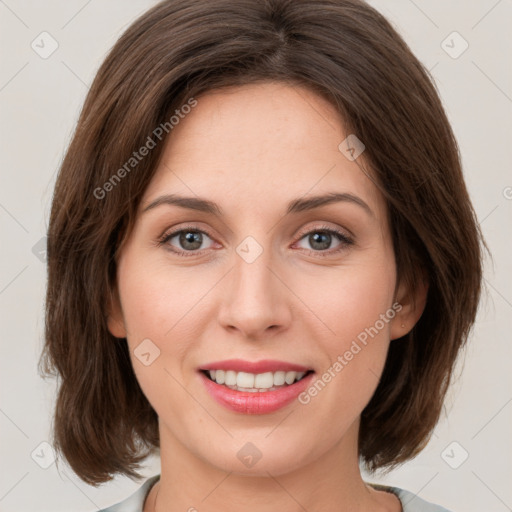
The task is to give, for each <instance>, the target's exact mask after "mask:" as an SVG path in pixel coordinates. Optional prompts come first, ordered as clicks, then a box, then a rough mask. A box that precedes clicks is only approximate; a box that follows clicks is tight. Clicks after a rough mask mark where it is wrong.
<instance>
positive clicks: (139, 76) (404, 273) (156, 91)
mask: <svg viewBox="0 0 512 512" xmlns="http://www.w3.org/2000/svg"><path fill="white" fill-rule="evenodd" d="M265 81H274V82H276V81H277V82H281V83H285V84H288V85H290V86H292V87H293V86H302V87H308V88H309V89H310V90H312V91H313V92H316V93H317V94H319V95H321V96H322V97H324V98H326V99H327V100H328V101H330V102H331V104H333V105H334V106H335V107H336V109H337V111H338V112H339V114H340V119H341V122H342V123H344V124H343V126H344V128H345V129H346V133H347V134H351V133H352V134H355V135H356V136H357V137H358V139H360V140H361V141H363V143H364V145H365V147H366V149H365V152H364V154H363V155H362V156H361V158H358V160H357V162H358V163H359V165H360V167H361V169H362V170H363V171H364V172H366V173H367V175H368V177H369V178H371V179H372V180H373V181H374V183H375V184H376V185H377V186H378V188H379V189H380V191H381V192H382V193H383V195H384V197H385V199H386V203H387V208H388V218H389V223H390V228H391V235H392V238H393V247H394V252H395V259H396V267H397V268H396V270H397V276H398V277H397V286H398V283H404V284H405V285H406V286H408V287H409V288H408V289H409V290H410V291H411V292H412V291H414V290H415V289H416V287H417V285H418V284H419V283H420V280H421V279H427V281H428V287H429V289H428V296H427V301H426V305H425V309H424V311H423V314H422V316H421V317H420V319H419V321H418V322H417V324H416V325H415V327H414V328H413V329H412V330H411V331H410V332H409V333H408V334H407V335H405V336H404V337H403V338H401V339H400V340H396V341H394V342H392V343H391V345H390V348H389V352H388V356H387V360H386V364H385V368H384V371H383V374H382V377H381V380H380V383H379V385H378V387H377V389H376V391H375V394H374V395H373V397H372V399H371V401H370V402H369V403H368V404H367V406H366V407H365V409H364V410H363V412H362V416H361V425H360V433H359V454H360V459H361V462H362V463H364V464H365V466H366V467H367V468H368V469H369V470H370V471H375V470H376V469H381V468H382V469H384V468H387V469H391V468H392V467H394V466H396V465H398V464H401V463H403V462H405V461H406V460H409V459H411V458H412V457H414V456H415V455H417V454H418V453H419V452H420V451H421V450H422V449H423V447H424V446H425V445H426V443H427V442H428V440H429V438H430V435H431V433H432V431H433V429H434V427H435V425H436V423H437V421H438V419H439V417H440V413H441V411H442V407H443V400H444V398H445V394H446V391H447V387H448V385H449V383H450V380H451V377H452V373H453V370H454V365H455V363H456V360H457V355H458V353H459V350H460V349H461V347H463V346H464V344H465V343H466V341H467V338H468V336H469V334H470V331H471V328H472V325H473V323H474V321H475V317H476V313H477V309H478V303H479V298H480V293H481V279H482V253H483V250H482V249H483V247H484V246H485V242H484V241H483V238H482V234H481V231H480V228H479V226H478V223H477V220H476V215H475V212H474V210H473V207H472V205H471V202H470V199H469V196H468V192H467V189H466V185H465V183H464V179H463V174H462V169H461V161H460V155H459V148H458V145H457V142H456V140H455V137H454V135H453V132H452V129H451V127H450V125H449V122H448V119H447V116H446V114H445V112H444V109H443V106H442V104H441V101H440V99H439V96H438V93H437V90H436V87H435V85H434V83H433V80H432V78H431V76H430V74H429V72H428V71H427V70H426V69H425V68H424V67H423V66H422V64H421V63H420V62H419V61H418V60H417V58H416V57H415V56H414V55H413V54H412V52H411V50H410V49H409V47H408V46H407V45H406V43H405V42H404V41H403V40H402V38H401V37H400V36H399V35H398V34H397V32H396V31H395V29H394V28H393V27H392V26H391V24H390V23H389V22H388V21H387V20H386V19H385V18H384V17H383V16H382V15H381V14H380V13H379V12H377V11H376V10H375V9H374V8H372V7H370V6H369V5H367V4H366V3H364V2H363V1H360V0H236V1H233V0H215V1H213V2H212V1H210V0H186V1H183V0H165V1H163V2H160V3H159V4H157V5H156V6H154V7H153V8H151V9H150V10H149V11H147V12H146V13H145V14H143V15H142V16H141V17H140V18H138V19H137V20H136V21H135V22H134V23H133V24H132V25H131V26H130V27H129V28H128V29H127V30H126V31H125V32H124V34H123V35H122V36H121V37H120V38H119V40H118V41H117V43H116V44H115V45H114V47H113V48H112V49H111V51H110V53H109V54H108V56H107V57H106V59H105V61H104V62H103V64H102V65H101V67H100V69H99V71H98V73H97V75H96V77H95V79H94V81H93V84H92V86H91V89H90V91H89V93H88V95H87V98H86V100H85V103H84V106H83V109H82V111H81V113H80V117H79V120H78V124H77V126H76V130H75V133H74V136H73V138H72V140H71V143H70V145H69V147H68V149H67V153H66V155H65V157H64V159H63V161H62V163H61V167H60V170H59V174H58V177H57V182H56V185H55V190H54V196H53V202H52V208H51V214H50V223H49V229H48V247H47V248H48V252H47V265H48V267H47V270H48V286H47V296H46V311H45V315H46V316H45V346H44V348H43V352H42V354H41V359H40V361H39V365H40V371H41V373H42V374H43V376H44V377H45V378H46V376H48V375H52V376H56V375H57V376H60V378H61V382H60V386H59V392H58V397H57V400H56V404H55V412H54V417H53V425H52V428H53V431H52V432H53V442H54V446H55V448H56V450H57V452H59V453H61V454H63V455H64V457H65V458H66V459H67V461H68V462H69V464H70V465H71V467H72V469H73V470H74V471H75V472H76V473H77V474H78V475H79V477H80V478H81V479H82V480H84V481H85V482H87V483H89V484H91V485H99V484H100V483H102V482H105V481H108V480H111V479H112V478H113V476H115V474H116V473H120V474H124V475H126V476H128V477H130V478H139V477H140V474H138V473H137V472H136V470H138V469H140V467H141V465H140V463H141V461H143V459H144V458H145V457H147V456H148V455H149V454H151V453H152V452H153V451H154V450H156V449H158V448H159V434H158V416H157V414H156V412H155V411H154V410H153V408H152V407H151V405H150V404H149V402H148V400H147V399H146V397H145V396H144V394H143V392H142V391H141V388H140V387H139V385H138V382H137V380H136V377H135V374H134V371H133V369H132V366H131V362H130V357H129V352H128V347H127V343H126V340H119V339H117V338H115V337H114V336H112V335H111V334H110V332H109V331H108V329H107V315H108V308H109V304H110V300H111V297H112V296H113V293H114V291H115V286H116V259H117V255H118V254H119V251H120V250H121V248H122V247H123V242H124V241H125V240H126V239H127V237H128V236H129V235H130V232H131V229H132V228H133V225H134V221H135V217H136V212H137V208H138V206H139V203H140V200H141V197H142V195H143V193H144V191H145V189H146V187H147V186H148V184H149V182H150V181H151V179H152V176H153V175H154V173H155V170H156V168H157V166H158V163H159V160H160V158H161V154H162V148H163V146H164V144H165V140H166V138H167V136H168V134H171V130H172V123H171V122H169V120H170V119H171V116H173V115H175V114H176V115H178V114H180V113H181V112H187V110H186V109H185V107H184V106H185V105H191V104H192V103H193V102H194V101H197V100H194V97H196V98H197V97H199V96H200V95H201V94H202V93H205V92H207V91H211V90H214V89H220V88H223V87H231V86H239V85H244V84H250V83H261V82H265ZM199 101H200V99H199ZM179 117H181V115H179ZM176 118H177V117H176ZM159 127H160V131H158V128H159ZM164 131H165V133H164ZM157 134H160V136H157ZM150 139H151V141H152V142H153V143H154V144H153V145H152V146H153V147H151V148H150V146H151V145H150ZM340 142H341V141H340ZM144 146H146V147H147V148H150V149H148V150H147V151H145V152H144V151H142V149H141V148H143V147H144ZM139 152H140V155H142V154H143V153H146V154H145V156H144V157H142V156H140V155H139ZM135 155H137V156H135ZM127 162H130V164H129V166H127ZM122 169H124V170H125V172H122Z"/></svg>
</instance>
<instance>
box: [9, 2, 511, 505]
mask: <svg viewBox="0 0 512 512" xmlns="http://www.w3.org/2000/svg"><path fill="white" fill-rule="evenodd" d="M154 3H155V2H154V1H150V0H132V1H130V2H126V1H124V2H123V1H121V0H103V1H100V0H88V1H87V0H69V1H66V2H65V1H63V0H61V1H57V0H48V1H45V2H37V1H35V0H26V1H23V0H5V1H4V0H0V41H1V48H2V53H1V57H2V66H1V71H0V108H1V111H0V115H1V117H0V119H1V143H2V151H1V152H0V161H1V165H0V173H1V187H0V226H1V227H0V229H1V254H2V257H1V267H0V314H1V325H0V333H1V357H0V378H1V388H0V390H1V392H0V432H1V446H0V460H1V465H2V470H1V473H0V511H1V512H14V511H16V512H25V511H27V512H29V511H30V512H33V511H38V512H44V511H52V512H60V511H62V512H64V511H69V510H73V511H76V512H87V511H91V512H92V511H96V510H98V509H99V508H102V507H105V506H107V505H110V504H112V503H115V502H118V501H120V500H122V499H124V498H125V497H127V496H128V495H129V494H131V493H132V492H134V491H135V490H136V489H137V488H138V487H139V486H140V485H141V483H142V482H133V481H131V480H129V479H126V478H116V479H115V480H113V481H112V482H110V483H108V484H104V485H103V486H101V487H99V488H94V487H91V486H88V485H86V484H85V483H84V482H82V481H81V480H80V479H79V478H78V477H77V476H76V475H74V474H73V472H72V471H71V469H70V468H69V467H68V466H66V465H65V464H64V463H60V464H59V466H58V467H57V466H56V464H55V463H54V462H53V463H52V460H53V459H52V449H51V447H50V446H49V445H48V444H46V443H47V442H48V441H49V440H50V427H51V414H52V409H53V401H54V397H55V389H56V383H55V382H53V383H52V382H45V381H43V380H42V379H41V378H40V377H39V375H38V373H37V368H36V364H37V361H38V358H39V354H40V351H41V347H42V337H43V311H44V292H45V284H46V268H45V264H44V236H45V232H46V227H47V223H48V213H49V208H50V201H51V196H52V189H53V185H54V183H55V176H56V171H57V169H58V167H59V164H60V162H61V160H62V158H63V155H64V152H65V150H66V147H67V144H68V143H69V140H70V137H71V134H72V131H73V129H74V127H75V124H76V121H77V117H78V113H79V111H80V108H81V105H82V103H83V100H84V99H85V95H86V93H87V91H88V87H89V84H90V83H91V81H92V79H93V77H94V75H95V73H96V71H97V69H98V67H99V65H100V63H101V62H102V60H103V58H104V57H105V55H106V53H107V51H108V50H109V49H110V47H111V46H112V45H113V43H114V42H115V40H116V39H117V38H118V37H119V36H120V35H121V33H122V32H123V31H124V29H125V28H126V27H127V26H128V24H130V23H131V22H132V21H133V20H134V19H135V18H136V17H138V16H139V15H140V14H141V13H142V12H144V11H145V10H146V9H148V8H149V7H151V6H152V5H154ZM370 3H371V4H372V5H373V6H375V7H376V8H377V9H378V10H379V11H381V12H382V13H383V14H384V15H385V16H386V17H387V18H388V19H389V20H390V21H391V22H392V24H393V25H394V26H395V28H396V29H397V30H398V31H399V32H400V33H401V34H402V36H403V37H404V38H405V40H406V41H407V43H408V44H409V45H410V46H411V48H412V50H413V51H414V53H415V54H416V55H417V56H418V58H419V59H420V60H421V61H422V62H423V63H424V64H425V66H426V67H427V68H428V69H430V70H431V72H432V74H433V76H434V79H435V81H436V84H437V87H438V89H439V92H440V95H441V98H442V100H443V103H444V105H445V108H446V111H447V113H448V116H449V119H450V121H451V123H452V126H453V128H454V131H455V134H456V137H457V139H458V141H459V145H460V149H461V154H462V158H463V164H464V172H465V176H466V181H467V184H468V188H469V191H470V195H471V198H472V200H473V204H474V206H475V210H476V212H477V215H478V218H479V221H480V224H481V226H482V229H483V232H484V235H485V237H486V240H487V242H488V245H489V247H490V249H491V251H492V254H493V259H494V262H491V261H490V260H489V259H487V261H486V270H485V290H484V295H483V298H482V302H481V306H480V311H479V315H478V320H477V323H476V325H475V328H474V331H473V333H472V336H471V340H470V344H469V348H468V350H467V352H466V355H465V357H464V358H463V360H461V364H460V365H459V376H458V378H457V379H456V381H455V383H454V384H453V386H452V388H451V390H450V394H449V397H448V399H447V401H446V413H445V415H444V416H443V419H442V420H441V422H440V423H439V425H438V427H437V428H436V430H435V433H434V435H433V436H432V439H431V441H430V443H429V445H428V446H427V448H426V449H425V450H424V451H423V452H422V454H421V455H419V456H418V457H417V458H416V459H415V460H413V461H411V462H410V463H407V464H406V465H404V466H403V467H401V468H400V469H398V470H395V471H393V472H391V473H389V474H388V475H386V476H380V477H377V476H374V477H371V478H369V480H370V481H374V482H376V481H381V482H384V483H389V484H392V485H396V486H400V487H404V488H406V489H409V490H410V491H413V492H414V493H417V494H418V495H419V496H421V497H422V498H424V499H427V500H430V501H434V502H437V503H439V504H442V505H443V506H445V507H446V508H448V509H451V510H453V512H457V511H460V512H462V511H464V512H477V511H478V512H480V511H482V510H485V511H486V512H504V511H507V510H512V488H511V486H510V482H511V477H512V462H511V460H512V459H511V457H510V453H511V452H512V440H511V437H510V432H511V430H512V429H511V422H512V421H511V420H512V386H511V381H512V378H511V372H510V362H511V352H512V349H511V343H510V332H511V330H512V322H511V318H512V286H511V285H512V263H511V261H512V258H511V257H510V254H511V241H510V237H511V229H510V227H511V225H512V223H511V220H512V173H511V168H510V162H511V156H512V149H511V147H512V141H511V135H512V130H511V128H512V68H511V66H510V62H511V59H510V56H511V50H512V36H511V32H512V31H511V27H512V24H511V22H512V2H511V0H472V1H462V0H460V1H451V2H448V1H445V0H432V1H426V0H414V1H413V0H387V1H385V0H372V1H371V2H370ZM43 32H46V33H47V34H42V33H43ZM57 45H58V46H57ZM54 47H55V49H54ZM52 50H54V51H53V53H51V55H50V54H49V53H50V52H51V51H52ZM159 469H160V468H159V460H158V458H156V457H153V458H151V459H150V460H149V461H148V466H147V468H146V471H145V475H146V476H147V477H149V476H151V475H153V474H156V473H158V472H159ZM198 509H199V510H200V507H199V506H198Z"/></svg>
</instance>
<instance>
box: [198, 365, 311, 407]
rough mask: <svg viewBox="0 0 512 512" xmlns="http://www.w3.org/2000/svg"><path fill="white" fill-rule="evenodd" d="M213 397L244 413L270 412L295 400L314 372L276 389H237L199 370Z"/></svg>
mask: <svg viewBox="0 0 512 512" xmlns="http://www.w3.org/2000/svg"><path fill="white" fill-rule="evenodd" d="M199 373H200V376H201V378H202V380H203V382H204V385H205V386H206V390H207V391H208V393H210V395H211V397H212V398H213V399H214V400H215V401H217V402H218V403H219V404H220V405H223V406H224V407H226V408H227V409H230V410H231V411H235V412H241V413H244V414H268V413H270V412H274V411H277V410H278V409H281V408H282V407H285V406H286V405H288V404H289V403H291V402H293V401H294V400H295V399H296V398H297V397H298V396H299V395H300V394H301V393H302V392H303V391H304V390H305V389H306V388H307V387H308V386H309V384H310V382H311V380H312V378H313V376H314V372H312V373H310V374H309V375H306V376H305V377H303V378H302V379H301V380H299V381H298V382H295V383H294V384H291V385H289V386H283V387H282V388H280V389H276V390H274V391H263V392H260V391H256V392H255V393H249V392H247V391H236V390H234V389H230V388H228V387H226V386H223V385H221V384H217V383H216V382H214V381H213V380H211V379H209V378H208V377H207V376H206V375H205V374H204V373H203V372H199Z"/></svg>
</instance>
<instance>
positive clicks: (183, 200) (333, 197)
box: [142, 192, 375, 217]
mask: <svg viewBox="0 0 512 512" xmlns="http://www.w3.org/2000/svg"><path fill="white" fill-rule="evenodd" d="M339 202H348V203H351V204H356V205H358V206H360V207H361V208H362V209H363V210H365V211H366V213H367V214H368V215H370V216H371V217H375V214H374V213H373V211H372V209H371V208H370V207H369V206H368V204H367V203H365V202H364V201H363V200H362V199H361V198H360V197H358V196H355V195H353V194H350V193H347V192H343V193H339V192H338V193H336V192H331V193H329V194H324V195H318V196H312V197H308V198H305V199H304V198H298V199H294V200H293V201H290V202H289V203H288V206H287V209H286V215H288V214H291V213H299V212H303V211H306V210H313V209H314V208H319V207H321V206H325V205H328V204H332V203H339ZM161 205H175V206H180V207H181V208H188V209H190V210H196V211H200V212H205V213H211V214H213V215H217V216H219V217H222V216H223V212H222V209H221V208H220V207H219V206H218V205H217V204H216V203H214V202H213V201H209V200H208V199H203V198H200V197H184V196H178V195H176V194H166V195H163V196H159V197H157V198H156V199H155V200H154V201H152V202H151V203H149V204H148V205H147V206H146V207H144V209H143V210H142V213H144V212H147V211H148V210H152V209H154V208H156V207H158V206H161Z"/></svg>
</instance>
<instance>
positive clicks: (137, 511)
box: [98, 475, 160, 512]
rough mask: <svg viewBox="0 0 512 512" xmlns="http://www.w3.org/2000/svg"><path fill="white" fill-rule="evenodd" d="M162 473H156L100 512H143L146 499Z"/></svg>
mask: <svg viewBox="0 0 512 512" xmlns="http://www.w3.org/2000/svg"><path fill="white" fill-rule="evenodd" d="M159 478H160V475H155V476H153V477H151V478H149V479H148V480H146V481H145V482H144V483H143V484H142V486H141V487H139V489H137V490H136V491H135V492H134V493H133V494H132V495H131V496H129V497H128V498H126V499H125V500H123V501H121V502H119V503H116V504H115V505H111V506H110V507H107V508H104V509H101V510H99V511H98V512H142V510H143V506H144V501H145V500H146V497H147V495H148V494H149V491H150V490H151V487H153V485H154V484H156V482H157V481H158V480H159Z"/></svg>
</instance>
